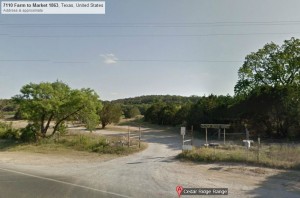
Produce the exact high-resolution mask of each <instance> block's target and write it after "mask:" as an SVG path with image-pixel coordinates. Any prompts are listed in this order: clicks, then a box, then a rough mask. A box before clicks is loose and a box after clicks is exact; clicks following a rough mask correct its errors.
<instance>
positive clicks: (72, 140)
mask: <svg viewBox="0 0 300 198" xmlns="http://www.w3.org/2000/svg"><path fill="white" fill-rule="evenodd" d="M121 141H122V140H121V138H120V137H106V136H99V135H94V134H85V135H82V134H78V135H66V136H61V137H60V138H59V140H58V139H57V138H56V139H44V140H41V141H40V142H38V143H19V142H15V141H7V140H1V142H0V150H5V151H26V152H34V153H60V152H63V153H66V152H72V151H73V150H75V151H86V152H92V153H99V154H112V155H128V154H131V153H135V152H138V151H142V150H144V149H145V148H146V147H147V145H146V143H142V144H141V148H139V147H138V144H137V142H131V145H133V146H130V147H127V146H126V145H122V144H121Z"/></svg>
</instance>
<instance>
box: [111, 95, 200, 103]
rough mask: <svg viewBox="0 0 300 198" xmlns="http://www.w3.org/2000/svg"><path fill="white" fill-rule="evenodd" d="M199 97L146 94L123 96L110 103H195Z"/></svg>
mask: <svg viewBox="0 0 300 198" xmlns="http://www.w3.org/2000/svg"><path fill="white" fill-rule="evenodd" d="M200 98H201V97H200V96H189V97H187V96H176V95H147V96H138V97H133V98H124V99H118V100H113V101H111V102H112V103H120V104H124V105H141V104H153V103H155V102H159V101H160V102H165V103H173V104H182V103H187V102H191V103H195V102H197V101H198V100H199V99H200Z"/></svg>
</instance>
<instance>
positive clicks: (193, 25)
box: [0, 20, 300, 28]
mask: <svg viewBox="0 0 300 198" xmlns="http://www.w3.org/2000/svg"><path fill="white" fill-rule="evenodd" d="M299 23H300V21H299V20H294V21H244V22H238V21H234V22H228V21H223V22H188V23H73V24H70V23H67V24H63V23H61V24H57V23H46V24H41V23H39V24H30V23H27V24H26V23H18V24H13V23H2V24H0V26H7V27H14V28H24V27H60V28H69V27H201V26H248V25H250V26H255V25H258V26H261V25H299Z"/></svg>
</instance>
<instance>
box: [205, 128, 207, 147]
mask: <svg viewBox="0 0 300 198" xmlns="http://www.w3.org/2000/svg"><path fill="white" fill-rule="evenodd" d="M205 144H207V128H205Z"/></svg>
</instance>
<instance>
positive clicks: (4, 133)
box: [0, 122, 20, 140]
mask: <svg viewBox="0 0 300 198" xmlns="http://www.w3.org/2000/svg"><path fill="white" fill-rule="evenodd" d="M0 138H1V139H10V140H18V139H19V138H20V133H19V130H18V129H14V128H13V127H12V123H10V124H6V123H2V122H0Z"/></svg>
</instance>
